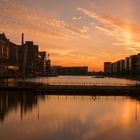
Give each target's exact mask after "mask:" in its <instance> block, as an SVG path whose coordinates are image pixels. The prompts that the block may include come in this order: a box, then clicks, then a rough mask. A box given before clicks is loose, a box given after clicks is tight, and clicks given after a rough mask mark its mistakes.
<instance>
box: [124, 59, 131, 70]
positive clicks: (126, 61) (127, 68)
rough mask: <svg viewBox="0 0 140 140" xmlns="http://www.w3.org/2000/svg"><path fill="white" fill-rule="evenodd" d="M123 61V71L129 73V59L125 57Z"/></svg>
mask: <svg viewBox="0 0 140 140" xmlns="http://www.w3.org/2000/svg"><path fill="white" fill-rule="evenodd" d="M124 61H125V65H124V66H125V71H126V72H129V71H130V69H129V57H126V58H125V60H124Z"/></svg>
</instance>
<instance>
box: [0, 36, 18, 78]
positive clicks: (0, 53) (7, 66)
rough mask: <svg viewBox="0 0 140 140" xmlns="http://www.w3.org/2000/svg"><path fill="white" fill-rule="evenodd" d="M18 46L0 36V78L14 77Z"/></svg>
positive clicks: (16, 66) (16, 67)
mask: <svg viewBox="0 0 140 140" xmlns="http://www.w3.org/2000/svg"><path fill="white" fill-rule="evenodd" d="M18 49H19V46H18V45H16V44H14V43H12V42H10V40H9V39H7V38H6V36H5V34H4V33H3V34H0V76H15V74H16V73H17V71H18V68H19V67H18Z"/></svg>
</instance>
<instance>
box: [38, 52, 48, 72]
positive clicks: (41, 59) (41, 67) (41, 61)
mask: <svg viewBox="0 0 140 140" xmlns="http://www.w3.org/2000/svg"><path fill="white" fill-rule="evenodd" d="M37 72H38V73H39V74H46V52H38V62H37Z"/></svg>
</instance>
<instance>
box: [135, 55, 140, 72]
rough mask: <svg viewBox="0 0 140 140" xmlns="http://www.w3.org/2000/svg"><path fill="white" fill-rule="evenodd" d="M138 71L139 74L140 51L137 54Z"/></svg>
mask: <svg viewBox="0 0 140 140" xmlns="http://www.w3.org/2000/svg"><path fill="white" fill-rule="evenodd" d="M136 67H137V68H136V71H137V73H138V74H139V73H140V53H138V54H137V62H136Z"/></svg>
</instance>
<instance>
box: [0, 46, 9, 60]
mask: <svg viewBox="0 0 140 140" xmlns="http://www.w3.org/2000/svg"><path fill="white" fill-rule="evenodd" d="M0 56H1V57H4V58H9V48H8V47H6V46H4V45H0Z"/></svg>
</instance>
